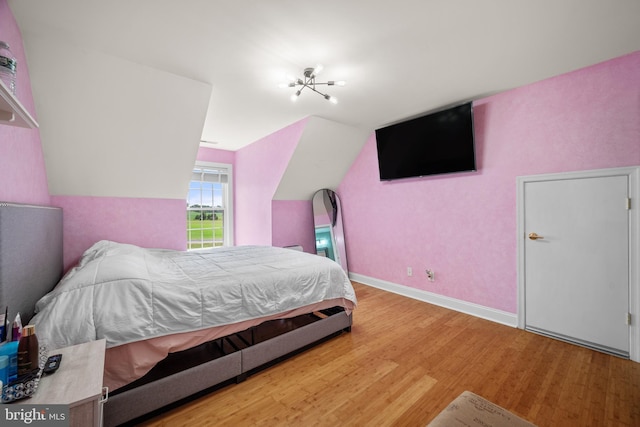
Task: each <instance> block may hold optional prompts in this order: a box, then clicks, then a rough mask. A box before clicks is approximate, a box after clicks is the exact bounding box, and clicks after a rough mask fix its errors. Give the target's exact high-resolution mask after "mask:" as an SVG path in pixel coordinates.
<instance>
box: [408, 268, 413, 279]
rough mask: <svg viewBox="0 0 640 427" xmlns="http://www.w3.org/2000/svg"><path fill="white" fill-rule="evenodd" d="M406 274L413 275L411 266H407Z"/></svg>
mask: <svg viewBox="0 0 640 427" xmlns="http://www.w3.org/2000/svg"><path fill="white" fill-rule="evenodd" d="M407 276H409V277H411V276H413V269H412V268H411V267H407Z"/></svg>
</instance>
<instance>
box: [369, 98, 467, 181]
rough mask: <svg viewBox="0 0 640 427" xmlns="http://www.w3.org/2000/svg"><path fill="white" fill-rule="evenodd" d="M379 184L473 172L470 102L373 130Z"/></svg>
mask: <svg viewBox="0 0 640 427" xmlns="http://www.w3.org/2000/svg"><path fill="white" fill-rule="evenodd" d="M376 144H377V147H378V166H379V169H380V180H381V181H385V180H393V179H401V178H411V177H421V176H427V175H439V174H447V173H454V172H466V171H475V170H476V156H475V144H474V139H473V107H472V104H471V102H468V103H465V104H461V105H458V106H455V107H451V108H447V109H446V110H442V111H438V112H435V113H431V114H427V115H424V116H421V117H417V118H415V119H411V120H407V121H404V122H401V123H396V124H393V125H390V126H386V127H383V128H380V129H376Z"/></svg>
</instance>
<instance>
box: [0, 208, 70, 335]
mask: <svg viewBox="0 0 640 427" xmlns="http://www.w3.org/2000/svg"><path fill="white" fill-rule="evenodd" d="M61 276H62V209H60V208H51V207H43V206H31V205H20V204H13V203H3V202H0V311H1V312H2V313H4V311H5V307H6V306H8V307H9V321H13V319H14V318H15V316H16V313H20V318H21V319H22V323H23V325H26V324H27V322H28V321H29V320H30V319H31V317H33V312H34V308H35V303H36V302H37V301H38V300H39V299H40V297H42V296H43V295H44V294H46V293H47V292H49V291H51V289H53V287H54V286H55V285H56V284H57V283H58V281H59V280H60V278H61Z"/></svg>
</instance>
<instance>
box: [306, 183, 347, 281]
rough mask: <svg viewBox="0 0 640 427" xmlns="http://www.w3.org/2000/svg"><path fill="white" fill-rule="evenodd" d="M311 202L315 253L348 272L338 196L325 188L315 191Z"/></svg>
mask: <svg viewBox="0 0 640 427" xmlns="http://www.w3.org/2000/svg"><path fill="white" fill-rule="evenodd" d="M312 203H313V217H314V226H315V235H316V253H317V254H318V255H321V256H326V257H328V258H331V259H332V260H334V261H335V262H337V263H338V264H340V265H341V266H342V268H343V269H344V271H346V272H347V273H348V272H349V270H348V268H347V249H346V246H345V241H344V228H343V227H342V208H341V206H340V198H339V197H338V195H337V194H336V193H335V192H334V191H332V190H329V189H326V188H325V189H322V190H318V191H316V193H315V194H314V195H313V200H312Z"/></svg>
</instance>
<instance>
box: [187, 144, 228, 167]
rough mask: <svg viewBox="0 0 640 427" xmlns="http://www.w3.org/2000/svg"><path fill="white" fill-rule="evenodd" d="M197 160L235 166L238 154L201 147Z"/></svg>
mask: <svg viewBox="0 0 640 427" xmlns="http://www.w3.org/2000/svg"><path fill="white" fill-rule="evenodd" d="M196 159H197V160H198V161H200V162H212V163H226V164H228V165H232V166H235V164H236V152H235V151H228V150H219V149H217V148H205V147H200V148H199V149H198V155H197V156H196Z"/></svg>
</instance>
